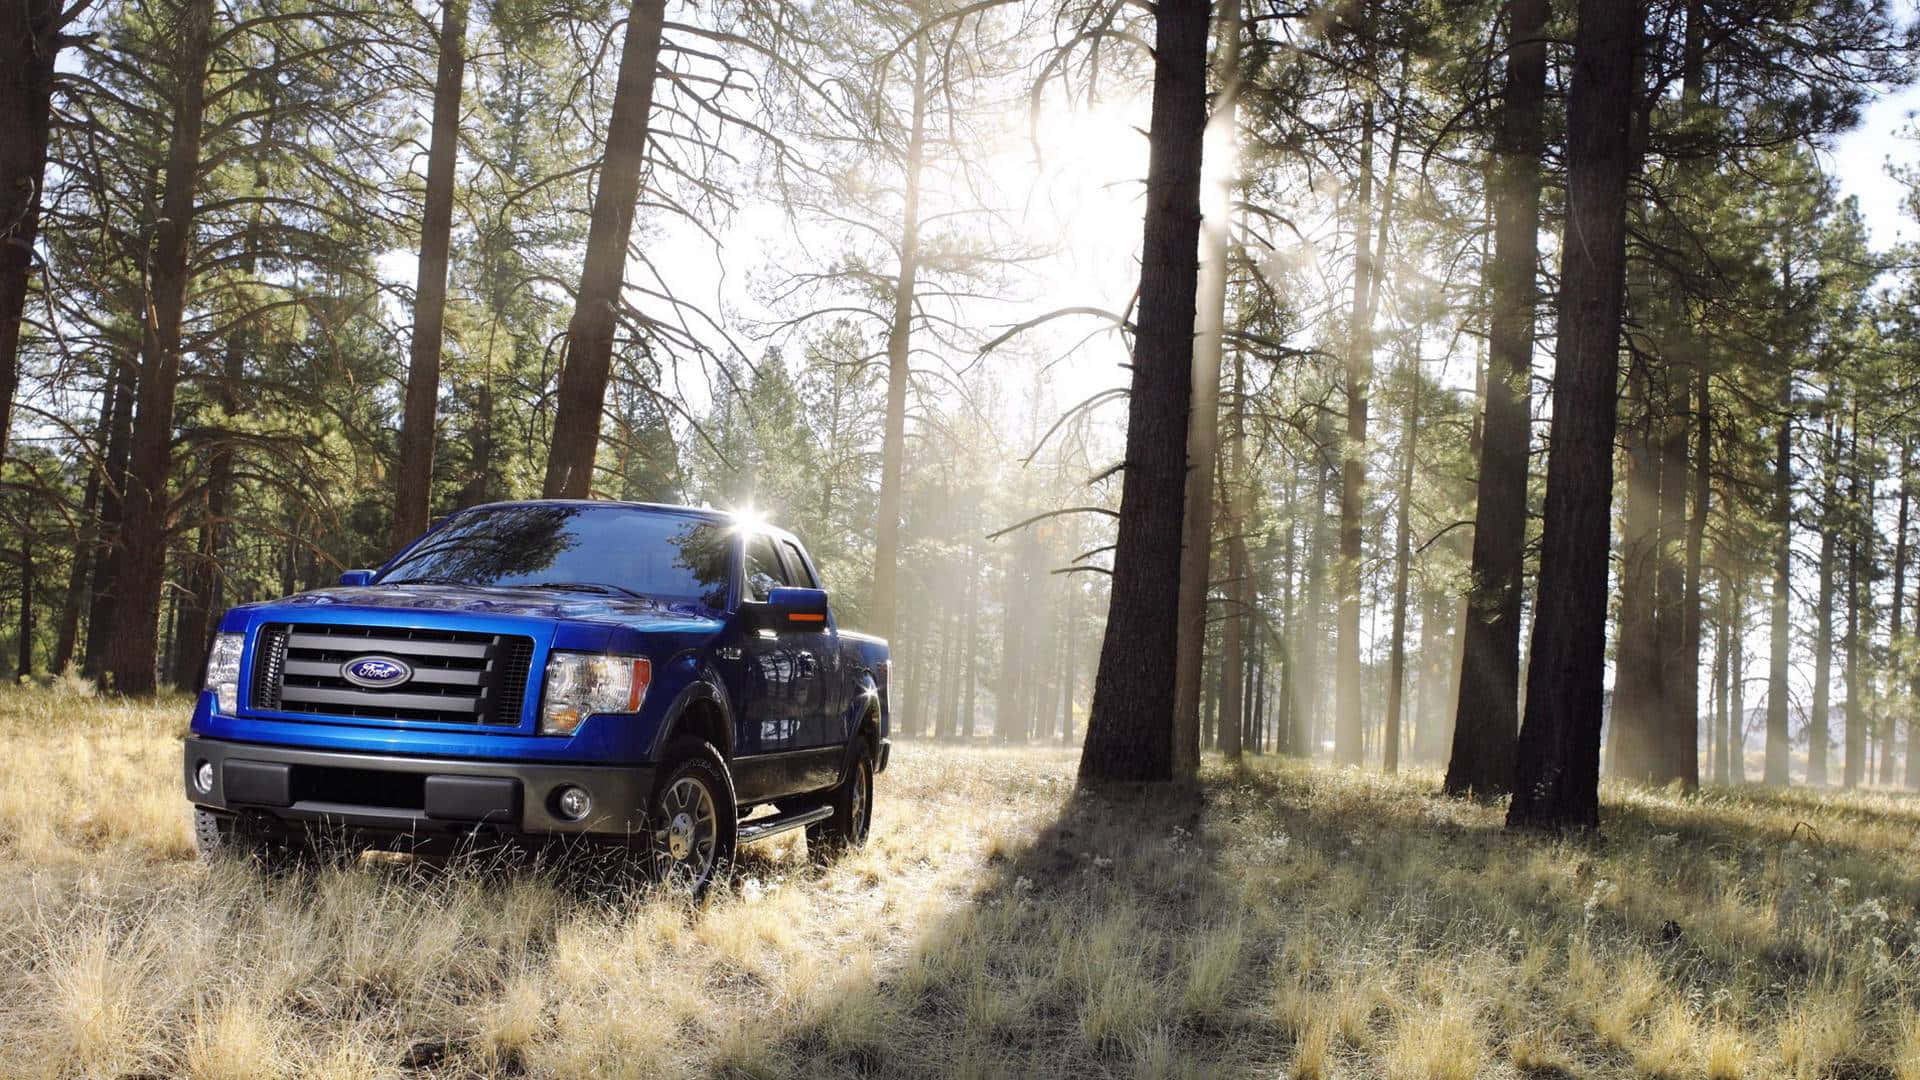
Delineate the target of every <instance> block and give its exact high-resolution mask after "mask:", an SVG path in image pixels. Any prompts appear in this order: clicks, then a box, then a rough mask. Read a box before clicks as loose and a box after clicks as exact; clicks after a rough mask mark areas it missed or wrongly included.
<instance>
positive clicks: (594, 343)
mask: <svg viewBox="0 0 1920 1080" xmlns="http://www.w3.org/2000/svg"><path fill="white" fill-rule="evenodd" d="M666 11H667V7H666V0H634V4H633V9H632V10H631V11H629V12H628V13H627V36H626V41H625V42H624V43H623V44H622V45H621V48H620V76H619V80H618V82H617V83H616V84H615V86H614V91H613V109H612V111H611V114H610V115H609V117H608V121H607V149H606V153H605V155H604V156H603V157H602V158H601V165H600V186H599V190H597V191H595V192H594V196H593V213H592V217H591V219H590V220H589V224H588V226H587V253H586V261H585V264H584V265H583V266H582V267H581V270H580V289H579V292H578V294H577V295H576V296H575V297H574V307H573V318H572V319H571V320H570V321H569V322H568V323H567V360H566V366H565V367H564V368H562V369H561V372H560V389H559V393H558V395H557V396H558V404H557V406H556V407H555V409H554V415H553V445H552V447H551V448H550V449H549V450H548V451H547V477H546V482H545V484H544V485H543V486H542V489H541V490H542V492H543V493H544V494H545V495H546V497H547V498H550V499H553V498H564V499H584V498H586V497H587V496H588V494H589V493H590V492H591V491H592V490H593V459H594V457H595V455H596V454H597V453H598V451H599V449H600V417H601V413H602V410H603V409H604V408H605V406H606V398H607V378H608V376H609V375H610V374H611V372H612V369H613V334H614V329H615V327H616V326H617V325H618V323H619V310H620V304H621V292H622V289H623V288H624V286H625V283H626V268H627V243H628V241H629V239H630V238H631V237H632V235H633V214H634V203H635V200H637V199H638V198H639V197H640V171H641V168H642V166H644V165H645V164H646V157H647V131H648V122H649V120H650V119H651V116H652V113H653V88H654V83H655V69H656V68H657V66H658V64H659V61H660V34H661V30H662V27H663V25H664V24H665V22H666Z"/></svg>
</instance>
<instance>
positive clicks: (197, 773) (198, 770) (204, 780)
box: [193, 761, 213, 795]
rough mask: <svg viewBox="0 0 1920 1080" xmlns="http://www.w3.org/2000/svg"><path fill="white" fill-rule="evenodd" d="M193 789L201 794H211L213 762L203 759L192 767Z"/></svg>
mask: <svg viewBox="0 0 1920 1080" xmlns="http://www.w3.org/2000/svg"><path fill="white" fill-rule="evenodd" d="M193 789H194V790H195V791H198V792H199V793H200V794H202V795H211V794H213V762H211V761H203V762H201V763H200V764H199V765H197V766H195V767H194V770H193Z"/></svg>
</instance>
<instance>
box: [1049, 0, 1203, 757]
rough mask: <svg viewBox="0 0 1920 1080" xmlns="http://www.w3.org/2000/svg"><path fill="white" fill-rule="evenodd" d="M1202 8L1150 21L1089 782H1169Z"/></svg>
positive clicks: (1166, 2)
mask: <svg viewBox="0 0 1920 1080" xmlns="http://www.w3.org/2000/svg"><path fill="white" fill-rule="evenodd" d="M1207 8H1208V5H1207V3H1206V2H1205V0H1161V3H1160V4H1159V6H1158V7H1157V9H1156V11H1155V14H1154V25H1155V30H1156V33H1155V38H1154V42H1155V43H1154V75H1153V110H1152V123H1151V128H1150V133H1149V146H1150V149H1149V154H1148V163H1147V210H1146V222H1145V241H1144V250H1143V252H1142V257H1141V263H1140V293H1139V297H1140V301H1139V312H1140V315H1139V323H1138V327H1137V329H1136V331H1135V335H1134V348H1133V378H1132V384H1131V388H1130V389H1131V394H1130V397H1129V400H1128V405H1127V439H1126V466H1125V470H1124V476H1125V481H1124V486H1123V487H1122V489H1121V496H1120V515H1119V527H1118V531H1117V533H1116V536H1115V540H1114V553H1113V585H1112V588H1113V593H1112V598H1111V599H1110V600H1109V602H1108V607H1107V626H1106V632H1105V635H1104V637H1103V639H1102V641H1101V645H1100V662H1099V667H1098V670H1097V673H1096V674H1095V676H1094V685H1093V707H1092V711H1091V713H1090V715H1089V716H1088V719H1087V740H1086V744H1085V745H1084V746H1083V747H1082V749H1081V754H1080V781H1081V783H1083V784H1098V783H1102V782H1107V781H1134V780H1146V781H1153V780H1169V779H1171V778H1172V777H1173V764H1174V762H1173V729H1172V718H1173V709H1174V666H1175V657H1176V654H1177V651H1178V647H1179V645H1178V637H1179V634H1178V626H1177V625H1176V623H1175V621H1174V620H1172V619H1169V618H1168V615H1169V614H1170V613H1172V612H1175V611H1177V609H1178V606H1179V596H1180V539H1181V518H1182V514H1183V509H1184V502H1185V497H1186V459H1187V455H1186V449H1187V410H1188V405H1189V403H1190V401H1191V398H1192V393H1193V383H1192V374H1191V373H1192V364H1193V329H1194V308H1195V299H1196V295H1197V292H1198V284H1199V283H1198V262H1197V260H1196V258H1195V252H1196V251H1197V250H1198V244H1199V242H1200V158H1201V148H1202V135H1203V132H1204V131H1205V128H1206V116H1207V86H1206V82H1207V63H1206V60H1207V14H1208V11H1207Z"/></svg>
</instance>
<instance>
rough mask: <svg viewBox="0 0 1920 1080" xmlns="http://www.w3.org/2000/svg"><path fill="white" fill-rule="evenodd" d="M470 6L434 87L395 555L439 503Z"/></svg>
mask: <svg viewBox="0 0 1920 1080" xmlns="http://www.w3.org/2000/svg"><path fill="white" fill-rule="evenodd" d="M466 49H467V0H445V3H443V4H442V5H441V9H440V66H439V72H438V74H437V75H436V76H435V78H434V84H433V130H432V135H431V137H430V140H429V146H428V148H427V191H426V202H425V204H424V207H423V210H422V213H421V217H420V266H419V270H418V275H417V277H416V278H415V283H414V291H413V348H412V352H411V361H410V363H409V364H408V365H407V387H406V396H405V402H406V405H405V409H404V411H403V413H402V415H401V420H400V444H399V450H398V454H397V455H396V457H397V460H396V461H395V463H394V464H395V469H394V504H393V548H394V550H396V551H398V550H399V549H400V548H401V547H402V546H404V545H405V544H407V543H408V542H409V541H411V540H412V539H413V538H414V537H416V536H419V535H420V534H421V533H423V532H425V531H426V530H427V519H428V517H429V516H430V515H431V503H432V496H433V443H434V421H435V416H436V413H437V412H438V407H439V404H440V345H441V338H442V337H443V336H444V332H445V325H446V310H447V261H448V249H449V247H450V246H451V243H452V233H453V181H454V168H455V166H456V165H457V163H458V162H457V157H458V151H459V148H460V91H461V87H462V84H463V83H464V81H465V79H466V62H467V52H466Z"/></svg>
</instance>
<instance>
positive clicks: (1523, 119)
mask: <svg viewBox="0 0 1920 1080" xmlns="http://www.w3.org/2000/svg"><path fill="white" fill-rule="evenodd" d="M1506 16H1507V73H1506V83H1505V88H1504V92H1503V96H1502V99H1501V104H1500V129H1499V138H1498V142H1497V143H1496V144H1495V148H1494V153H1495V160H1494V166H1495V167H1494V170H1493V176H1492V179H1493V185H1492V191H1491V192H1489V200H1490V201H1491V202H1492V204H1493V207H1492V209H1493V232H1494V241H1493V244H1494V254H1493V259H1492V260H1491V261H1490V262H1489V263H1488V269H1487V271H1486V274H1487V277H1488V279H1489V284H1490V286H1491V290H1490V291H1491V293H1492V297H1491V308H1492V310H1491V317H1490V318H1489V320H1488V326H1487V368H1488V370H1487V377H1486V409H1485V415H1484V418H1483V420H1482V425H1481V438H1480V478H1479V485H1478V496H1477V499H1476V501H1475V504H1474V515H1473V518H1474V524H1473V556H1472V559H1473V561H1472V566H1471V570H1470V581H1471V586H1470V590H1469V592H1468V594H1467V607H1468V615H1467V618H1466V620H1465V624H1464V626H1465V630H1466V633H1465V637H1464V641H1463V643H1462V651H1461V659H1460V663H1461V671H1460V699H1459V702H1458V704H1457V706H1456V707H1455V710H1454V724H1453V751H1452V754H1451V756H1450V757H1449V759H1448V762H1447V778H1446V791H1447V793H1448V794H1450V795H1465V794H1467V793H1468V792H1478V793H1481V794H1484V795H1496V794H1500V793H1503V792H1506V791H1509V790H1511V789H1512V786H1513V753H1514V736H1515V734H1516V733H1517V732H1518V731H1519V728H1520V602H1521V575H1522V572H1523V570H1524V567H1525V561H1526V539H1527V443H1528V439H1529V436H1530V434H1531V428H1530V423H1531V405H1530V402H1531V395H1530V394H1529V386H1528V383H1529V381H1530V380H1531V379H1532V375H1533V336H1534V335H1533V330H1534V306H1535V303H1536V302H1537V299H1538V295H1539V285H1538V275H1537V274H1536V272H1535V271H1536V266H1535V264H1536V263H1537V261H1538V259H1539V235H1540V154H1541V150H1542V147H1543V145H1544V142H1545V136H1544V133H1543V129H1542V125H1541V116H1542V112H1543V108H1544V103H1545V101H1546V93H1547V41H1546V22H1547V0H1508V3H1507V13H1506Z"/></svg>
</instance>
